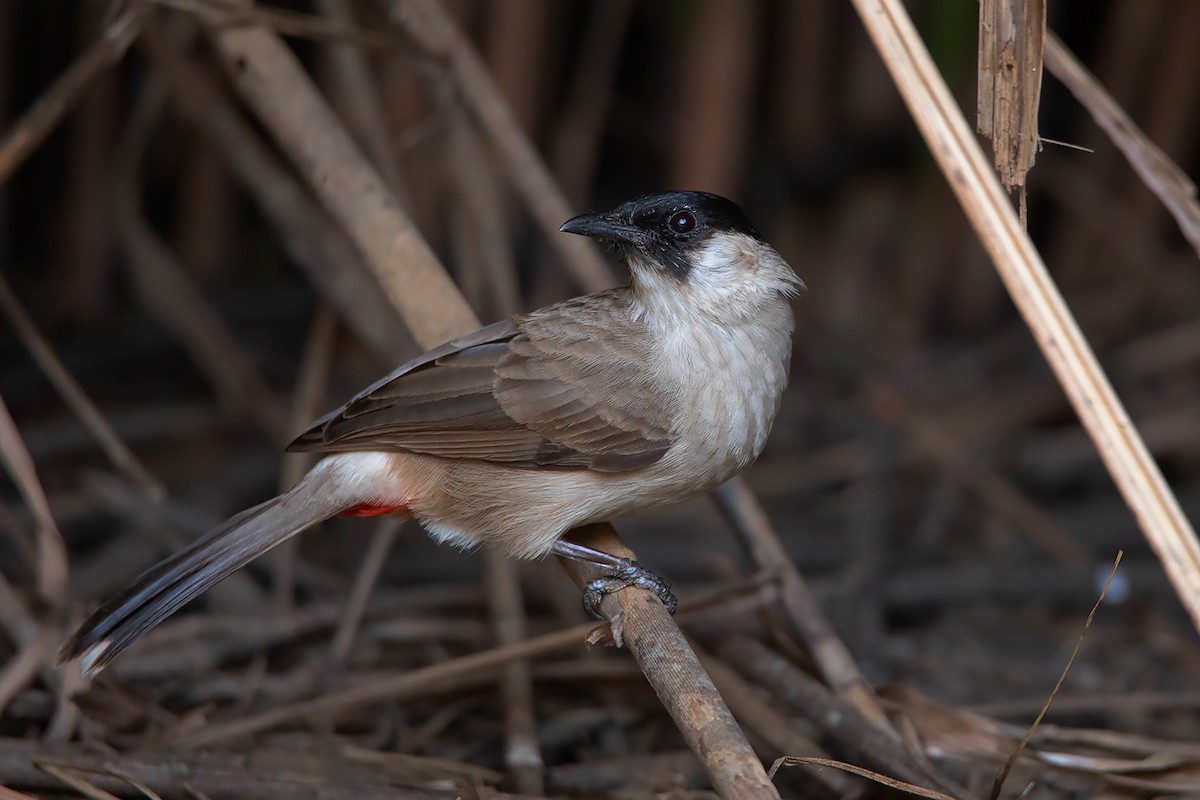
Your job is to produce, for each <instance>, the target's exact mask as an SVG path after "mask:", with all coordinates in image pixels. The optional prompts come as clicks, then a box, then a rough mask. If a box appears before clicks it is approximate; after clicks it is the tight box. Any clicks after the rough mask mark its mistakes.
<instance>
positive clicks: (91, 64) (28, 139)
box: [0, 3, 147, 186]
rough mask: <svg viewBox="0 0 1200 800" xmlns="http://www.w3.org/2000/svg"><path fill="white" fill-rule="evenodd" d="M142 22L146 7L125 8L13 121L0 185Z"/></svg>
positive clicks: (0, 152) (1, 145)
mask: <svg viewBox="0 0 1200 800" xmlns="http://www.w3.org/2000/svg"><path fill="white" fill-rule="evenodd" d="M146 19H147V8H146V7H145V6H144V5H142V4H141V3H134V4H133V5H132V6H130V7H129V8H128V9H126V10H125V11H124V12H123V13H122V14H121V15H120V16H119V17H117V18H116V19H115V20H113V21H112V22H110V23H109V24H108V26H106V27H105V29H104V34H103V35H102V36H101V38H100V39H99V40H98V41H97V42H96V43H95V44H93V45H92V46H91V47H90V48H89V49H88V50H87V52H85V53H84V54H83V55H82V56H80V57H79V58H78V59H76V60H75V63H73V64H72V65H71V68H70V69H68V70H67V71H66V72H65V73H63V74H62V76H61V77H59V79H58V80H57V81H55V83H54V85H53V86H51V87H50V88H49V89H48V90H47V91H46V92H45V93H44V94H43V95H42V96H41V97H40V98H39V99H38V101H37V103H35V104H34V105H33V107H32V108H30V109H29V111H27V112H25V116H23V117H21V119H19V120H17V122H16V124H15V125H13V126H12V128H11V129H10V130H9V131H8V133H7V134H6V135H5V137H4V139H3V141H0V186H2V185H4V184H5V183H7V182H8V179H9V178H11V177H12V174H13V173H14V172H15V171H16V170H17V168H18V167H19V166H21V164H23V163H24V162H25V159H26V158H28V157H29V155H30V154H31V153H32V152H33V151H34V150H36V149H37V148H38V146H39V145H40V144H41V143H42V141H43V140H44V139H45V138H46V137H47V136H49V135H50V132H51V131H53V130H54V128H55V126H56V125H58V123H59V122H61V121H62V119H63V117H64V116H65V115H66V113H67V112H68V111H69V110H70V109H71V107H72V106H73V105H74V104H75V103H76V102H77V101H78V100H79V98H80V97H81V96H82V95H83V93H84V91H85V90H86V89H87V88H88V86H89V85H91V83H92V81H93V80H95V79H96V76H98V75H100V74H101V73H102V72H103V71H104V70H106V69H108V68H110V67H112V66H113V65H114V64H116V63H117V62H118V61H120V60H121V57H122V56H123V55H124V54H125V51H126V50H128V49H129V46H130V45H131V44H133V41H134V40H135V39H136V38H137V36H138V34H139V33H140V32H141V30H142V26H143V25H145V23H146Z"/></svg>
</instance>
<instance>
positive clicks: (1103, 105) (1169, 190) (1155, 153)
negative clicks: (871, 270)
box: [1046, 33, 1200, 255]
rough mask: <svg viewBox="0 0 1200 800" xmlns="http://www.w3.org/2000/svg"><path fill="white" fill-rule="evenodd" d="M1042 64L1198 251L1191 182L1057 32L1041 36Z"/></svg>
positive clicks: (1198, 210)
mask: <svg viewBox="0 0 1200 800" xmlns="http://www.w3.org/2000/svg"><path fill="white" fill-rule="evenodd" d="M1046 68H1047V69H1049V70H1050V72H1051V73H1053V75H1054V77H1056V78H1058V79H1059V80H1060V81H1062V82H1063V83H1064V84H1066V87H1067V88H1068V89H1070V90H1071V94H1073V95H1075V99H1076V100H1078V101H1079V102H1080V103H1081V104H1082V105H1083V107H1084V108H1086V109H1087V110H1088V113H1090V114H1091V115H1092V118H1093V119H1095V120H1096V124H1098V125H1099V126H1100V127H1101V128H1103V129H1104V130H1105V132H1106V133H1108V135H1109V138H1111V139H1112V141H1113V144H1115V145H1116V146H1117V147H1118V148H1120V150H1121V152H1122V153H1124V154H1125V158H1126V159H1128V161H1129V164H1130V166H1132V167H1133V168H1134V170H1136V171H1137V174H1138V175H1139V176H1140V177H1141V179H1142V181H1143V182H1144V183H1145V184H1146V186H1147V187H1148V188H1149V189H1150V191H1152V192H1154V194H1155V195H1156V196H1157V197H1158V199H1159V200H1160V201H1162V204H1163V205H1164V206H1166V208H1167V210H1168V211H1170V212H1171V216H1172V217H1174V218H1175V222H1176V224H1178V225H1179V230H1180V232H1182V233H1183V237H1184V238H1185V239H1187V240H1188V242H1189V243H1190V244H1191V245H1192V247H1193V248H1194V249H1195V250H1196V253H1197V254H1198V255H1200V203H1198V202H1197V200H1196V184H1195V183H1194V182H1193V181H1192V179H1191V178H1189V177H1188V176H1187V174H1186V173H1184V171H1183V170H1181V169H1180V168H1179V166H1178V165H1176V164H1175V162H1174V161H1172V160H1171V159H1170V158H1168V157H1167V154H1166V153H1164V152H1163V151H1162V150H1160V149H1159V148H1158V147H1157V146H1156V145H1155V144H1154V143H1153V142H1151V141H1150V140H1149V139H1148V138H1147V137H1146V134H1144V133H1143V132H1142V131H1141V129H1140V128H1138V126H1137V125H1136V124H1134V122H1133V120H1132V119H1130V118H1129V115H1128V114H1126V113H1125V110H1124V109H1123V108H1121V106H1120V105H1119V104H1118V103H1117V101H1116V100H1114V99H1113V97H1112V95H1110V94H1109V93H1108V92H1107V91H1105V89H1104V87H1103V86H1101V85H1100V82H1099V81H1097V80H1096V77H1095V76H1094V75H1092V74H1091V73H1090V72H1088V70H1087V69H1086V68H1085V67H1084V66H1083V64H1081V63H1079V60H1078V59H1077V58H1075V55H1074V53H1072V52H1071V51H1070V50H1069V49H1067V46H1066V45H1064V44H1063V43H1062V42H1061V41H1060V40H1059V38H1058V37H1057V36H1055V35H1054V34H1053V33H1049V34H1047V36H1046Z"/></svg>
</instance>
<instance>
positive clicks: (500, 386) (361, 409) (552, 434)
mask: <svg viewBox="0 0 1200 800" xmlns="http://www.w3.org/2000/svg"><path fill="white" fill-rule="evenodd" d="M598 297H599V298H600V299H601V300H602V301H607V302H608V303H609V304H610V307H609V309H607V312H608V313H605V311H606V309H604V308H597V307H595V304H593V305H587V304H584V305H582V306H581V305H579V304H578V302H577V301H568V303H565V304H561V305H560V306H557V307H551V308H550V309H547V310H545V311H542V312H538V313H536V314H533V315H530V316H526V317H517V318H514V319H513V320H510V321H508V322H501V323H497V324H495V325H490V326H488V327H486V328H481V329H480V330H478V331H475V332H474V333H471V334H468V335H467V336H464V337H461V338H459V339H455V340H454V341H451V342H447V343H446V344H444V345H442V346H441V347H438V348H435V349H433V350H431V351H429V352H428V353H425V354H424V355H422V356H420V357H418V358H416V359H414V360H413V361H410V362H409V363H407V364H405V365H403V366H402V367H400V368H399V369H397V370H396V371H395V372H393V373H391V374H390V375H388V376H386V377H385V378H383V379H382V380H380V381H378V382H377V383H375V384H374V385H373V386H371V387H369V388H368V389H366V390H365V391H363V392H362V393H360V394H359V395H358V396H357V397H355V398H354V399H353V400H351V401H350V402H349V403H347V404H346V405H345V406H343V407H342V408H340V409H338V410H336V411H334V412H333V413H331V414H329V415H327V416H326V417H324V418H322V419H321V420H319V421H318V422H317V423H316V424H315V425H314V426H313V427H312V428H311V429H310V430H308V431H307V432H305V433H304V434H303V435H301V436H300V437H299V438H298V439H296V441H295V442H293V443H292V445H291V447H290V448H289V449H291V450H314V451H321V452H344V451H354V450H375V451H378V450H384V451H408V452H413V453H424V454H427V455H434V456H440V457H443V458H457V459H476V460H483V461H489V462H494V463H499V464H507V465H510V466H515V467H523V468H539V467H557V468H575V469H581V468H582V469H593V470H599V471H605V472H622V471H627V470H631V469H637V468H639V467H643V466H647V465H649V464H652V463H654V462H655V461H657V460H658V459H660V458H661V457H662V456H663V454H664V453H666V451H667V450H668V449H669V448H670V446H671V444H672V442H673V437H672V434H671V424H670V423H671V418H672V415H671V408H670V403H669V395H668V394H667V393H665V392H664V391H663V390H662V388H661V387H660V386H659V385H658V383H657V381H656V379H655V376H654V375H651V374H648V371H647V370H646V369H645V364H646V358H647V355H648V354H647V353H646V352H645V351H644V348H641V347H638V346H637V343H638V342H639V341H642V342H645V341H646V339H645V337H644V336H642V337H638V336H636V335H635V334H636V333H638V331H636V330H634V328H635V326H636V321H635V319H634V318H633V316H632V315H630V314H620V313H612V310H613V308H614V307H616V309H617V310H618V311H619V310H621V308H620V307H619V305H616V304H618V301H620V300H621V299H622V298H621V297H620V296H619V295H617V294H615V293H614V294H610V295H607V296H605V295H600V296H598ZM563 311H567V312H569V313H562V312H563ZM556 312H558V313H556ZM600 337H603V341H604V346H600V345H598V341H599V340H600ZM596 387H603V391H602V392H600V393H597V391H596Z"/></svg>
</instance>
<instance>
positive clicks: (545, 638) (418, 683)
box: [172, 624, 595, 748]
mask: <svg viewBox="0 0 1200 800" xmlns="http://www.w3.org/2000/svg"><path fill="white" fill-rule="evenodd" d="M594 627H595V626H594V625H593V624H586V625H576V626H574V627H571V628H565V629H563V630H559V631H555V632H553V633H547V634H543V635H542V636H535V637H533V638H532V639H526V640H525V641H523V642H519V643H517V644H513V645H506V646H503V647H495V648H492V649H490V650H483V651H480V652H477V653H471V654H470V655H467V656H462V657H460V658H454V659H450V660H449V661H442V662H438V663H436V664H430V665H429V666H427V667H421V668H420V669H414V670H412V671H410V672H405V673H403V674H401V675H396V676H394V677H392V678H387V679H383V680H377V681H372V682H369V683H365V684H363V685H360V686H356V687H354V688H352V689H346V690H344V691H340V692H331V693H329V694H326V695H323V696H321V697H316V698H313V699H312V700H304V701H301V702H298V703H292V704H290V705H283V706H277V707H275V708H272V709H269V710H267V711H261V712H258V713H256V714H251V715H249V716H246V717H242V718H241V719H236V720H232V721H230V722H219V723H214V724H211V725H207V726H205V727H204V728H201V729H199V730H197V731H195V732H193V733H189V734H186V735H184V736H182V737H180V738H179V739H177V740H175V741H174V742H172V744H173V745H174V746H176V747H182V748H188V747H203V746H206V745H211V744H215V743H217V742H226V741H229V740H234V739H239V738H241V737H244V736H250V735H252V734H255V733H258V732H259V731H264V730H267V729H268V728H272V727H274V726H276V725H279V724H281V723H284V722H290V721H292V720H296V719H305V718H308V717H317V716H335V715H338V714H343V713H346V712H348V711H353V710H354V709H357V708H362V707H363V706H367V705H371V704H372V703H379V702H381V701H383V700H402V699H404V698H406V697H416V696H420V695H421V694H422V693H426V692H430V691H432V690H433V689H435V688H437V687H444V686H448V685H459V683H460V682H461V681H462V680H463V679H464V678H467V677H473V676H478V677H482V678H488V677H489V675H491V674H494V672H495V670H496V669H498V668H499V667H501V666H503V665H504V664H507V663H509V662H510V661H513V660H515V659H522V658H535V657H537V656H540V655H545V654H547V653H554V652H557V651H559V650H569V649H572V648H578V647H579V641H580V640H581V639H582V638H583V637H585V636H587V635H588V633H590V632H591V631H592V629H593V628H594Z"/></svg>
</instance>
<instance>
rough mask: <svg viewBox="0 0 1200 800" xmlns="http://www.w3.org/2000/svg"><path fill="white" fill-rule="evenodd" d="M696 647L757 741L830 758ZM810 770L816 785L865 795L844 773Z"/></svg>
mask: <svg viewBox="0 0 1200 800" xmlns="http://www.w3.org/2000/svg"><path fill="white" fill-rule="evenodd" d="M695 650H696V655H697V656H698V657H699V658H700V663H701V664H702V665H703V666H704V670H705V671H706V672H707V673H708V675H709V677H711V678H712V682H713V685H714V686H716V687H717V691H719V692H720V693H721V697H723V698H724V699H725V701H726V702H727V703H729V710H730V711H731V712H733V715H734V717H736V718H737V719H738V721H739V722H741V724H742V725H744V726H745V727H746V729H747V730H749V731H751V732H752V733H754V734H755V735H756V736H757V740H756V741H763V742H766V743H767V744H768V745H770V746H771V747H772V748H774V749H775V751H776V752H778V753H782V754H784V755H791V756H801V755H802V756H817V757H828V754H827V753H826V752H825V750H823V749H822V748H821V746H820V745H819V744H817V743H816V742H815V741H813V740H812V739H810V738H809V737H808V736H805V735H804V734H803V733H801V732H800V731H799V730H797V729H796V726H794V725H793V724H792V722H791V720H789V719H788V718H787V717H786V716H785V715H784V714H783V713H782V712H780V711H779V710H778V708H776V707H775V705H773V704H772V703H771V702H769V701H767V700H764V699H763V698H762V697H760V696H759V695H757V694H755V691H754V689H753V688H752V687H751V686H750V684H748V683H746V681H745V680H744V679H743V678H742V676H740V675H738V674H737V673H736V672H734V671H733V669H732V668H731V667H730V666H729V665H728V664H726V663H725V662H724V661H722V660H720V659H718V658H716V657H714V656H713V655H711V654H709V653H706V652H705V651H703V650H701V649H700V648H698V647H697V648H695ZM807 772H808V774H809V778H810V779H811V780H812V781H813V783H814V784H816V785H818V786H820V787H822V789H823V790H825V791H828V792H831V793H833V794H834V795H835V796H836V797H840V798H843V800H849V799H850V798H854V797H858V796H860V795H861V791H860V789H861V787H860V786H859V785H858V784H856V782H854V781H853V780H849V779H847V778H846V777H845V776H844V775H841V774H838V773H836V772H827V771H825V770H821V769H809V770H807Z"/></svg>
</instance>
